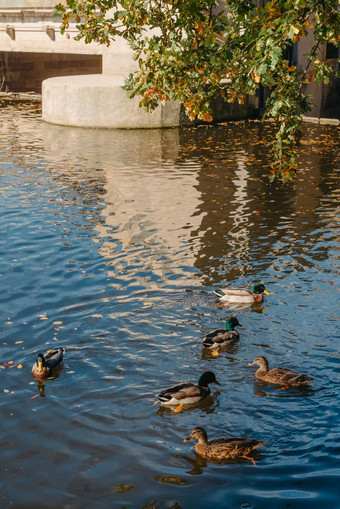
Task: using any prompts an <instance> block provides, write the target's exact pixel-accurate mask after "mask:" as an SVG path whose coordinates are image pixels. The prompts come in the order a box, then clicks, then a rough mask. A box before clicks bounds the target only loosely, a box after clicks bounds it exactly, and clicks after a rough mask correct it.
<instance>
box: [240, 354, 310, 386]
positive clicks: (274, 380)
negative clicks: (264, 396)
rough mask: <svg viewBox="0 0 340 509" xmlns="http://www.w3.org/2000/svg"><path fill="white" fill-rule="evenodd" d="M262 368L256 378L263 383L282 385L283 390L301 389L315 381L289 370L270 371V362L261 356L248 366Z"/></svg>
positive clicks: (275, 369)
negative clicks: (289, 388)
mask: <svg viewBox="0 0 340 509" xmlns="http://www.w3.org/2000/svg"><path fill="white" fill-rule="evenodd" d="M254 365H258V366H260V367H259V369H258V370H257V371H256V373H255V378H257V380H261V381H262V382H268V383H271V384H276V385H282V386H283V388H288V387H301V386H304V385H306V384H308V383H309V382H312V381H313V378H312V377H310V376H308V375H304V374H301V373H297V372H296V371H292V370H291V369H287V368H272V369H268V361H267V359H266V358H265V357H263V356H259V357H256V359H255V360H254V361H253V362H250V363H249V364H248V366H254Z"/></svg>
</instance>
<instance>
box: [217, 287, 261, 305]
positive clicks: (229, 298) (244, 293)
mask: <svg viewBox="0 0 340 509" xmlns="http://www.w3.org/2000/svg"><path fill="white" fill-rule="evenodd" d="M221 292H223V294H224V295H221V294H219V293H218V292H214V293H215V294H216V295H217V296H218V297H219V298H220V300H221V302H229V303H231V304H232V303H241V304H242V303H243V304H252V303H254V302H262V301H263V294H265V295H269V292H267V290H266V288H265V286H264V284H263V283H256V284H255V285H253V287H252V289H251V290H247V289H245V288H222V289H221Z"/></svg>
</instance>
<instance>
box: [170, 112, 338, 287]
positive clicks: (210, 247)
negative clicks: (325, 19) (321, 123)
mask: <svg viewBox="0 0 340 509" xmlns="http://www.w3.org/2000/svg"><path fill="white" fill-rule="evenodd" d="M306 129H308V130H309V131H312V132H311V133H310V135H311V136H313V137H314V138H317V134H318V132H319V129H318V128H314V129H313V128H312V127H310V126H308V128H306ZM269 132H270V126H269V127H264V126H263V125H262V124H259V123H252V124H248V123H243V122H241V123H236V124H231V125H230V126H228V125H227V126H221V127H216V128H214V129H207V128H200V129H196V130H183V131H182V134H181V153H180V156H179V159H180V161H182V160H187V159H188V158H190V159H192V160H195V161H200V162H201V170H200V171H199V172H198V185H197V190H198V191H199V193H200V197H201V202H200V204H199V206H198V209H197V214H198V215H200V216H201V218H202V219H201V223H200V225H199V227H198V228H197V229H196V230H193V231H192V232H191V237H192V238H191V240H190V244H191V250H192V251H193V252H194V253H195V266H196V267H197V268H199V269H200V271H202V273H203V274H205V276H206V277H207V281H208V282H209V283H211V282H223V283H224V284H225V283H226V282H228V281H230V282H232V281H234V280H236V279H238V278H239V277H242V276H246V275H247V277H249V275H251V274H253V275H254V278H256V279H258V278H261V272H264V271H265V270H266V268H267V267H268V266H269V265H270V264H272V261H273V256H274V257H275V256H276V257H277V258H278V259H279V258H280V257H282V256H284V257H286V256H288V257H291V258H293V259H291V258H290V260H289V262H288V261H287V263H291V264H292V265H293V266H294V268H297V269H298V270H303V266H305V265H310V264H313V262H311V261H310V260H306V257H305V256H304V252H305V250H306V245H305V244H303V243H302V242H301V240H300V236H302V237H304V236H308V237H309V240H310V242H309V245H312V244H314V243H315V242H317V240H318V237H319V234H318V233H315V234H313V231H314V230H317V229H318V221H319V216H318V214H316V211H317V210H318V209H319V208H320V206H322V204H321V200H322V198H323V195H324V193H323V192H322V191H323V189H322V182H323V180H324V177H327V176H328V173H329V172H330V171H332V161H333V159H332V155H333V153H334V150H335V144H333V145H332V146H331V147H328V149H327V148H326V149H325V154H327V156H326V155H325V154H324V155H323V157H322V156H320V151H318V152H317V153H316V154H312V155H311V153H310V149H308V150H306V151H305V150H304V148H305V147H304V146H302V147H301V154H300V158H301V161H302V162H303V161H304V160H305V159H306V157H308V158H309V161H310V163H311V165H310V170H309V171H308V172H307V171H306V172H302V173H301V175H299V176H298V177H297V179H296V181H295V182H293V183H290V184H285V185H284V184H282V183H280V182H274V183H273V184H270V183H269V182H268V178H267V174H268V170H267V169H266V168H268V167H269V164H268V163H269V160H268V153H267V149H266V148H265V145H264V143H265V138H266V137H268V133H269ZM331 136H332V135H331ZM331 139H333V140H334V136H333V138H331ZM307 148H308V147H307ZM321 154H322V152H321ZM326 157H327V159H328V160H325V159H326ZM329 192H330V190H329V186H328V189H325V193H329ZM296 230H297V231H298V232H299V236H295V234H294V232H295V231H296ZM326 257H327V252H326V248H324V247H321V248H320V249H319V250H318V253H317V258H316V259H317V260H321V259H324V258H326Z"/></svg>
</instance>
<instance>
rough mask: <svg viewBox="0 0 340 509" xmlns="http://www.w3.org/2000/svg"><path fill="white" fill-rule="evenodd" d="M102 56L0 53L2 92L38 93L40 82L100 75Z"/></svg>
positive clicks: (39, 91)
mask: <svg viewBox="0 0 340 509" xmlns="http://www.w3.org/2000/svg"><path fill="white" fill-rule="evenodd" d="M101 72H102V56H101V55H82V54H80V55H76V54H68V53H67V54H60V53H28V52H7V51H4V52H1V53H0V85H1V83H3V85H2V91H3V92H4V91H9V92H36V93H39V94H40V93H41V84H42V81H43V80H45V79H47V78H52V77H55V76H73V75H79V74H80V75H82V74H101Z"/></svg>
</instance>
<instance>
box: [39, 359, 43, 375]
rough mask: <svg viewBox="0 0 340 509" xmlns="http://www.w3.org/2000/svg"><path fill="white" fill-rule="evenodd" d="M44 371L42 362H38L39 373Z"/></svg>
mask: <svg viewBox="0 0 340 509" xmlns="http://www.w3.org/2000/svg"><path fill="white" fill-rule="evenodd" d="M42 370H43V363H42V360H41V359H39V360H38V371H39V372H41V371H42Z"/></svg>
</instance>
